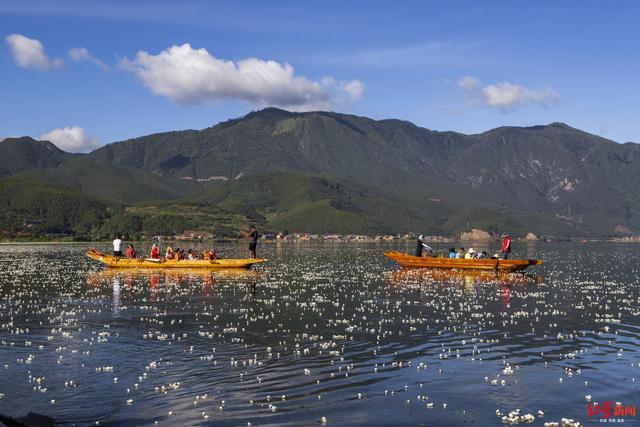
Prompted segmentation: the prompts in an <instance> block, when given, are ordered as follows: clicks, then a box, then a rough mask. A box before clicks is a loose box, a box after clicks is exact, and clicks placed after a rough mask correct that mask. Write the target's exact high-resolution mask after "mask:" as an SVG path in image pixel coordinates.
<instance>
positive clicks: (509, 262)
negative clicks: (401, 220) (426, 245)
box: [384, 252, 542, 271]
mask: <svg viewBox="0 0 640 427" xmlns="http://www.w3.org/2000/svg"><path fill="white" fill-rule="evenodd" d="M384 256H386V257H387V258H390V259H392V260H394V261H395V262H397V263H398V264H400V265H401V266H402V267H409V268H446V269H460V270H493V271H521V270H524V269H525V268H527V267H529V266H531V265H540V264H542V260H541V259H464V258H463V259H459V258H439V257H417V256H413V255H409V254H405V253H402V252H385V253H384Z"/></svg>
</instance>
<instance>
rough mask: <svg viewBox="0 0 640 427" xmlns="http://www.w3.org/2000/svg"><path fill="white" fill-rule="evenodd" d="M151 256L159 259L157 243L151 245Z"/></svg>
mask: <svg viewBox="0 0 640 427" xmlns="http://www.w3.org/2000/svg"><path fill="white" fill-rule="evenodd" d="M151 258H152V259H160V251H159V250H158V245H156V244H155V243H154V244H153V246H151Z"/></svg>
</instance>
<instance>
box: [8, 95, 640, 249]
mask: <svg viewBox="0 0 640 427" xmlns="http://www.w3.org/2000/svg"><path fill="white" fill-rule="evenodd" d="M638 170H640V146H639V145H637V144H616V143H614V142H612V141H608V140H606V139H603V138H600V137H598V136H595V135H590V134H588V133H585V132H582V131H579V130H577V129H572V128H570V127H569V126H566V125H563V124H559V123H553V124H551V125H549V126H534V127H530V128H518V127H502V128H498V129H494V130H491V131H488V132H485V133H482V134H478V135H462V134H458V133H455V132H436V131H431V130H428V129H424V128H420V127H417V126H415V125H413V124H411V123H409V122H405V121H400V120H381V121H375V120H371V119H368V118H366V117H357V116H351V115H344V114H337V113H331V112H312V113H290V112H286V111H282V110H278V109H273V108H269V109H265V110H262V111H258V112H254V113H251V114H248V115H246V116H245V117H242V118H239V119H235V120H229V121H227V122H224V123H220V124H219V125H217V126H214V127H211V128H207V129H203V130H200V131H195V130H187V131H180V132H167V133H161V134H154V135H147V136H144V137H140V138H135V139H131V140H128V141H122V142H118V143H114V144H109V145H107V146H105V147H102V148H100V149H98V150H95V151H94V152H92V153H89V154H87V155H72V154H68V153H64V152H62V151H60V150H58V149H57V148H56V147H55V146H53V145H52V144H51V143H49V142H46V141H35V140H33V139H31V138H10V139H7V140H5V141H4V142H2V143H0V176H10V177H8V178H1V179H0V197H2V199H0V202H3V203H4V204H3V206H2V208H1V209H2V214H3V218H2V219H0V230H2V232H3V233H4V236H10V237H7V238H12V237H15V236H23V237H25V238H28V237H29V236H32V237H33V238H35V237H36V236H43V235H46V234H69V235H71V236H73V237H75V238H100V237H101V236H105V237H109V236H110V235H112V234H114V233H116V232H120V231H122V232H125V233H129V234H130V235H131V236H133V237H138V236H152V235H156V234H162V235H165V234H169V235H170V234H180V233H183V232H185V231H188V230H194V231H207V232H212V233H214V234H216V235H220V236H232V235H234V234H236V233H237V232H238V231H239V230H241V229H244V228H245V227H246V226H247V225H248V224H250V223H255V224H257V225H259V226H260V227H261V228H262V230H271V231H281V230H289V231H292V232H293V231H297V232H313V233H365V234H377V233H398V232H423V233H427V234H441V235H453V234H457V233H459V232H461V231H464V230H467V229H470V228H481V229H488V230H495V231H502V230H509V231H510V232H511V233H513V234H515V235H524V234H526V233H528V232H534V233H536V234H538V235H542V236H557V237H569V236H611V235H616V234H624V233H626V234H630V233H637V232H638V231H640V202H639V201H640V187H638V186H637V185H636V183H637V179H638V172H637V171H638Z"/></svg>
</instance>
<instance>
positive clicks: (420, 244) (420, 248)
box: [416, 234, 433, 257]
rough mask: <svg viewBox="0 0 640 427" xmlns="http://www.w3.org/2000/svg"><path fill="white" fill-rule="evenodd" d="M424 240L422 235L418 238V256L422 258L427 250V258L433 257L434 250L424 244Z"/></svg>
mask: <svg viewBox="0 0 640 427" xmlns="http://www.w3.org/2000/svg"><path fill="white" fill-rule="evenodd" d="M423 239H424V237H423V236H422V234H421V235H420V236H418V240H417V241H416V256H417V257H421V256H422V253H423V251H424V250H425V249H426V250H427V256H432V255H433V249H431V246H429V245H427V244H426V243H424V241H423Z"/></svg>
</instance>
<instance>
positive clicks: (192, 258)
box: [187, 249, 198, 260]
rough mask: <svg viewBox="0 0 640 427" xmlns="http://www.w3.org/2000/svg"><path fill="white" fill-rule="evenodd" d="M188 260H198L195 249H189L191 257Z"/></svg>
mask: <svg viewBox="0 0 640 427" xmlns="http://www.w3.org/2000/svg"><path fill="white" fill-rule="evenodd" d="M187 259H189V260H194V259H198V256H197V255H196V253H195V252H194V251H193V249H189V255H188V256H187Z"/></svg>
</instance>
